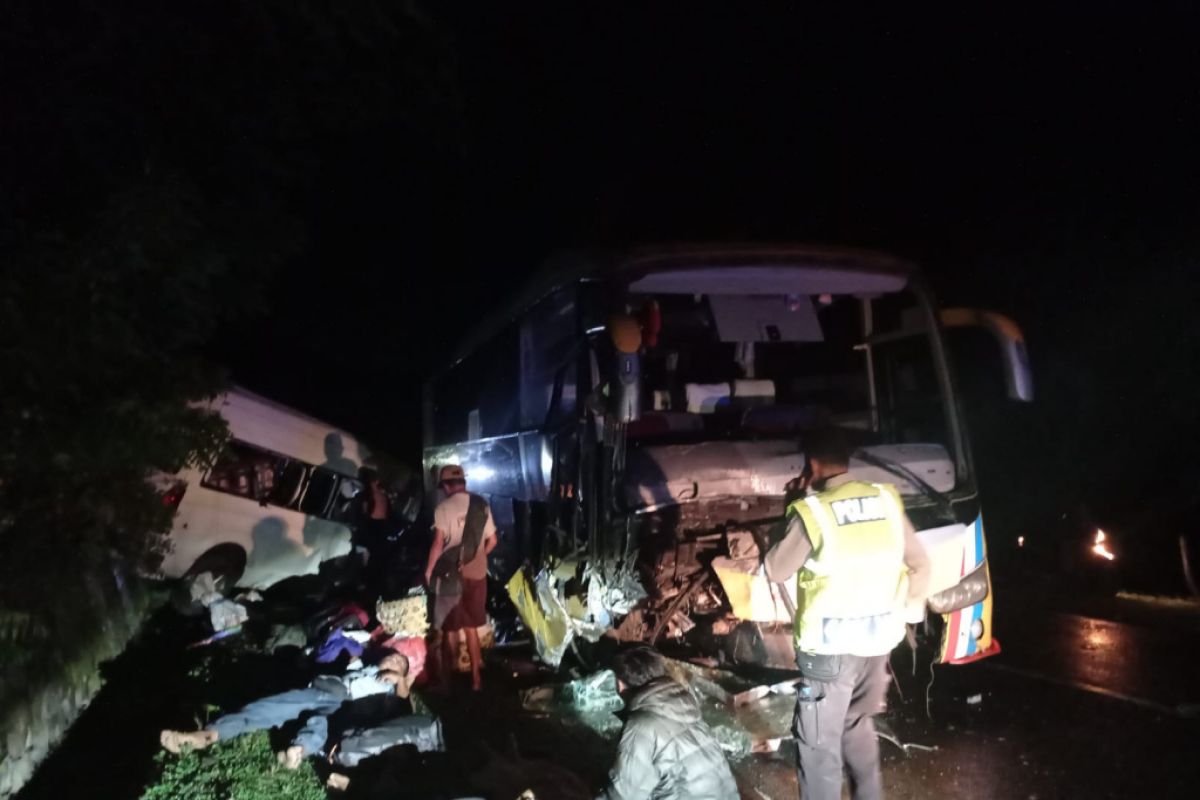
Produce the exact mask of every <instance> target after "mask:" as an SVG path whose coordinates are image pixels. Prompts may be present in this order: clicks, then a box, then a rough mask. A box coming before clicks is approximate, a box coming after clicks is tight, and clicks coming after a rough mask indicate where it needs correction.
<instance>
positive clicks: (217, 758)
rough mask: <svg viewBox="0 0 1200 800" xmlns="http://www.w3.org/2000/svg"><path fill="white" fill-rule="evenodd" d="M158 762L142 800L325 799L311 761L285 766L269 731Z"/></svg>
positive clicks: (170, 756) (168, 755)
mask: <svg viewBox="0 0 1200 800" xmlns="http://www.w3.org/2000/svg"><path fill="white" fill-rule="evenodd" d="M157 764H158V766H159V768H160V769H161V774H160V775H159V777H158V780H157V781H156V782H154V783H153V784H152V785H150V786H149V787H147V788H146V791H145V792H144V793H143V794H142V800H325V789H324V788H323V787H322V786H321V782H320V780H319V779H318V778H317V775H316V773H315V772H314V771H313V768H312V764H311V762H309V761H305V762H304V763H303V764H301V765H300V768H299V769H295V770H289V769H286V768H284V767H283V766H282V765H280V764H279V762H278V761H277V760H276V757H275V754H274V753H273V752H271V744H270V741H269V739H268V737H267V734H266V733H265V732H264V733H256V734H252V735H247V736H239V737H238V738H236V739H232V740H230V741H228V742H219V743H217V744H215V745H213V746H212V747H210V748H209V749H207V750H201V751H193V750H188V751H186V752H184V753H183V754H181V755H178V756H173V755H170V754H168V753H163V754H161V755H159V756H158V758H157Z"/></svg>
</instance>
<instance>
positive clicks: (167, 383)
mask: <svg viewBox="0 0 1200 800" xmlns="http://www.w3.org/2000/svg"><path fill="white" fill-rule="evenodd" d="M442 49H443V45H442V43H441V42H440V40H439V39H438V37H437V35H436V31H435V30H434V29H433V28H432V26H431V24H430V23H429V22H428V20H427V19H426V18H425V17H424V16H423V15H422V14H421V13H420V11H419V9H418V8H417V6H416V5H415V4H412V3H392V2H384V1H383V0H379V2H366V3H359V4H355V5H354V6H352V7H350V6H347V7H343V6H340V5H337V4H334V5H328V4H323V3H310V2H304V1H303V0H301V1H300V2H283V0H268V2H263V3H242V2H236V1H234V0H226V2H217V3H213V4H202V5H194V6H188V5H185V6H179V5H173V4H162V3H152V2H139V1H138V0H135V1H134V2H132V3H127V4H126V3H122V4H117V5H112V4H108V3H100V2H96V1H95V0H79V2H76V3H74V4H73V8H72V9H71V11H70V12H64V10H63V9H62V8H61V7H55V8H50V7H46V6H44V5H41V4H33V3H25V4H22V3H17V4H14V6H13V7H12V8H10V9H9V10H8V13H7V15H6V23H5V26H4V30H3V31H0V55H2V56H3V58H4V63H3V64H0V67H2V68H4V71H5V73H6V76H7V77H6V80H5V81H4V82H2V84H3V85H2V86H0V105H2V106H3V107H4V108H5V115H4V119H3V121H2V123H0V124H2V125H3V128H4V130H3V133H4V137H3V143H4V149H3V152H2V153H0V155H3V157H4V159H3V166H4V169H2V170H0V174H2V178H0V180H3V181H4V185H0V375H3V383H4V390H3V392H2V393H0V610H7V612H11V615H13V616H12V618H13V619H23V620H28V619H30V617H29V616H28V614H29V613H30V612H32V613H34V614H35V615H36V614H43V613H45V612H47V611H48V609H50V607H52V606H54V605H57V604H62V602H63V599H64V598H65V597H67V596H69V595H71V594H73V593H75V591H76V590H77V589H78V588H79V587H81V586H82V585H83V584H84V583H86V578H87V576H88V575H89V574H93V575H94V574H103V573H106V572H107V570H108V567H109V565H110V563H111V559H112V558H113V557H116V558H118V559H120V560H123V561H126V562H136V563H142V564H148V565H150V566H153V564H154V562H155V561H156V559H157V557H158V555H159V553H160V551H161V548H162V536H161V534H162V532H163V531H165V530H166V529H167V528H168V527H169V523H170V510H169V509H168V508H166V507H164V505H163V504H162V502H161V500H160V498H159V497H158V495H157V493H156V491H155V489H154V487H153V486H152V485H151V484H150V483H149V482H148V481H147V479H148V478H151V477H153V476H154V475H156V474H157V473H160V472H165V473H170V472H174V471H176V470H178V469H180V468H181V467H183V466H185V465H187V464H194V463H198V462H203V461H205V460H207V459H210V458H212V457H213V455H214V454H215V453H216V452H217V451H218V449H219V447H220V446H221V443H222V441H223V438H224V436H225V430H224V426H223V424H222V422H221V420H220V419H219V418H218V417H217V416H215V415H213V414H211V413H208V412H206V411H204V410H203V409H202V408H201V407H199V406H197V405H196V401H200V400H203V399H204V398H206V397H209V396H211V395H213V394H214V393H215V392H217V391H218V390H219V389H220V388H221V387H222V385H223V383H224V381H225V376H224V375H223V374H222V373H221V371H220V370H218V369H216V368H214V367H213V366H212V365H211V364H209V363H207V362H206V360H205V355H206V353H208V352H211V343H212V342H213V340H214V338H216V337H218V336H219V335H220V334H221V333H222V332H223V331H227V330H229V328H230V323H231V321H233V320H235V319H237V318H239V317H244V316H245V315H246V313H247V312H252V313H254V314H257V315H259V318H260V319H265V318H266V317H265V316H264V315H265V313H266V309H267V307H268V305H269V303H268V301H269V299H270V298H271V297H272V295H273V294H276V293H274V292H271V291H268V289H269V288H270V287H271V280H272V277H271V276H272V275H273V274H274V275H284V274H286V273H287V270H286V269H285V267H288V266H290V265H292V264H294V263H295V262H296V261H297V260H302V259H304V258H307V257H309V253H308V248H309V244H310V241H311V238H312V237H311V231H312V229H313V227H314V224H315V222H319V220H314V214H313V208H314V207H315V206H316V205H317V202H316V201H317V199H318V198H319V197H320V196H321V192H322V189H323V186H324V185H325V184H326V183H327V182H328V176H327V175H326V174H325V172H324V170H325V168H326V165H327V164H328V163H329V162H330V160H331V158H332V157H333V156H336V155H340V154H342V153H344V152H346V151H348V150H350V151H352V150H353V149H354V148H355V147H356V146H357V142H356V139H357V138H359V137H362V136H364V135H367V134H370V133H373V132H374V131H373V129H374V128H377V127H379V128H381V127H383V126H381V125H380V121H381V120H387V121H389V125H390V127H389V128H387V130H393V129H396V128H397V126H400V127H405V128H406V129H411V130H413V131H417V132H418V133H417V134H414V136H416V137H417V138H420V139H422V140H424V141H433V140H435V139H437V138H438V134H437V132H439V131H445V130H452V126H447V125H445V124H443V123H444V121H445V120H446V119H449V118H451V117H453V115H454V114H455V99H454V93H453V92H452V91H450V90H449V88H448V87H449V86H450V84H451V81H450V78H449V73H448V72H447V71H446V65H447V63H448V62H447V61H446V59H445V58H442V57H440V56H438V55H437V54H438V53H440V52H441V51H442ZM444 138H445V141H444V142H442V143H441V144H439V147H449V148H451V149H452V148H453V147H454V146H455V144H454V141H453V136H448V137H444ZM405 144H406V142H403V141H401V142H397V150H403V149H404V145H405ZM405 157H406V158H410V159H413V160H417V159H419V158H420V157H421V154H420V153H411V152H410V153H406V154H405ZM333 266H335V267H338V268H341V267H342V266H343V265H341V264H337V265H333ZM67 605H70V604H69V603H68V604H67ZM76 605H77V606H78V604H76ZM84 611H85V612H86V609H84ZM34 627H36V626H34Z"/></svg>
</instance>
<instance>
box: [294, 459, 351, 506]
mask: <svg viewBox="0 0 1200 800" xmlns="http://www.w3.org/2000/svg"><path fill="white" fill-rule="evenodd" d="M340 478H341V476H340V475H338V473H336V472H334V471H333V470H329V469H325V468H324V467H314V468H313V471H312V477H311V478H309V481H308V488H307V489H305V491H304V497H302V498H301V499H300V510H301V511H302V512H304V513H305V514H309V515H311V516H314V517H326V518H327V517H329V515H330V513H331V511H332V508H333V498H334V494H335V493H336V492H337V488H338V481H339V480H340Z"/></svg>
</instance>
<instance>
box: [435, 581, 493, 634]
mask: <svg viewBox="0 0 1200 800" xmlns="http://www.w3.org/2000/svg"><path fill="white" fill-rule="evenodd" d="M486 624H487V579H486V578H484V579H483V580H478V581H476V580H471V579H470V578H463V579H462V592H461V593H460V594H459V595H458V603H457V604H455V606H454V607H453V608H451V609H450V611H449V613H448V614H446V618H445V620H443V622H442V625H441V629H442V630H444V631H460V630H462V629H464V628H479V627H482V626H483V625H486Z"/></svg>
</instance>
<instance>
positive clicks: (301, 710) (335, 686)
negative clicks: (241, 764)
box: [208, 667, 396, 756]
mask: <svg viewBox="0 0 1200 800" xmlns="http://www.w3.org/2000/svg"><path fill="white" fill-rule="evenodd" d="M378 673H379V668H378V667H364V668H363V669H360V670H354V671H352V672H348V673H346V674H345V675H343V676H341V677H336V676H333V675H322V676H320V677H318V678H317V679H316V680H314V681H313V682H312V685H311V686H309V687H308V688H306V689H293V690H291V691H290V692H282V693H281V694H273V695H270V696H268V697H263V698H260V699H258V700H255V701H254V702H252V703H248V704H247V705H246V706H245V707H243V708H240V709H238V710H237V711H234V712H233V713H231V714H225V715H224V716H221V717H218V718H217V719H216V720H214V721H213V723H212V724H211V725H209V726H208V730H211V731H216V732H217V739H218V740H219V741H220V740H225V739H232V738H233V737H235V736H240V735H241V734H243V733H250V732H253V731H263V730H268V729H270V728H275V727H278V726H280V725H283V724H285V723H287V722H291V721H292V720H294V719H298V718H300V717H302V716H304V715H305V714H311V716H310V717H309V718H308V719H307V720H305V723H304V727H303V728H301V729H300V732H299V733H298V734H296V736H295V738H294V739H292V744H294V745H299V746H300V747H301V748H302V749H303V750H304V755H306V756H311V755H315V754H317V753H320V752H321V750H322V749H323V748H324V746H325V740H326V739H327V738H329V721H328V719H327V718H328V716H329V715H330V714H332V713H333V712H335V711H337V710H338V709H339V708H340V707H341V705H342V703H344V702H346V701H347V700H358V699H360V698H363V697H368V696H371V695H376V694H384V693H387V692H394V691H395V690H396V687H395V686H394V685H393V684H390V683H385V682H384V681H381V680H379V678H378V677H377V675H378Z"/></svg>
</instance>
